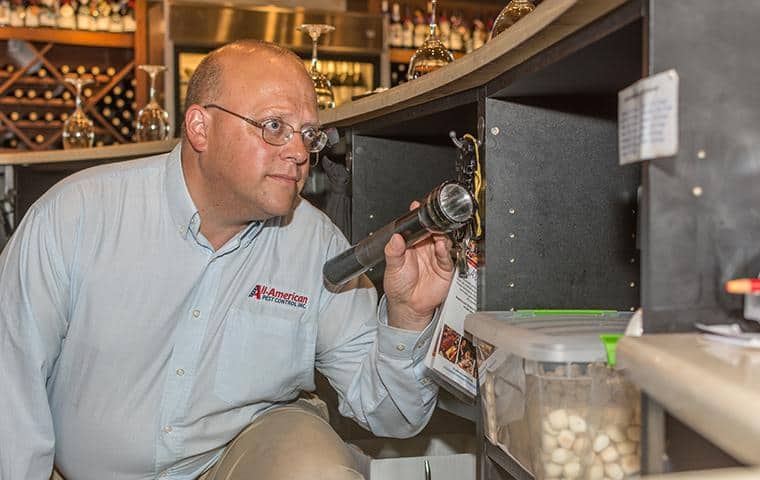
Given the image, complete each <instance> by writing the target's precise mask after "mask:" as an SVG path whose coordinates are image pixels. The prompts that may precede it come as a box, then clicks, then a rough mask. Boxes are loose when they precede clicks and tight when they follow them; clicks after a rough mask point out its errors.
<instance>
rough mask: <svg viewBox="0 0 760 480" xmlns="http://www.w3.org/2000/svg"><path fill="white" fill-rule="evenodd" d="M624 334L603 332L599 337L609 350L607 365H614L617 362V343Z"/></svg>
mask: <svg viewBox="0 0 760 480" xmlns="http://www.w3.org/2000/svg"><path fill="white" fill-rule="evenodd" d="M622 336H623V335H622V334H620V333H603V334H601V335H599V338H600V339H601V340H602V343H603V344H604V349H605V350H607V365H609V366H610V367H614V366H615V365H616V364H617V343H618V340H620V338H621V337H622Z"/></svg>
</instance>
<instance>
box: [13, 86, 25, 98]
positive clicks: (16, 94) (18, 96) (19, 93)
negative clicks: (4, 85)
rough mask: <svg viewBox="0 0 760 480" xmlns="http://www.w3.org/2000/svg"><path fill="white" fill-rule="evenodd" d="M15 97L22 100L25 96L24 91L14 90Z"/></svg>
mask: <svg viewBox="0 0 760 480" xmlns="http://www.w3.org/2000/svg"><path fill="white" fill-rule="evenodd" d="M13 96H14V97H16V98H21V97H23V96H24V91H23V90H22V89H20V88H16V89H14V90H13Z"/></svg>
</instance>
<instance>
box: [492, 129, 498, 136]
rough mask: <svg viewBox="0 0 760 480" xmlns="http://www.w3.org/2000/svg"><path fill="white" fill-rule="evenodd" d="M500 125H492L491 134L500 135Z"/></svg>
mask: <svg viewBox="0 0 760 480" xmlns="http://www.w3.org/2000/svg"><path fill="white" fill-rule="evenodd" d="M498 134H499V127H491V135H498Z"/></svg>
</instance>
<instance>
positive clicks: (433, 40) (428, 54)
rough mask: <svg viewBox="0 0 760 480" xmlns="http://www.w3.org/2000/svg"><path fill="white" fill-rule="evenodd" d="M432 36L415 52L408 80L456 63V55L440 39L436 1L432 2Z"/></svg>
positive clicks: (410, 62) (407, 75) (407, 74)
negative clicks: (436, 21)
mask: <svg viewBox="0 0 760 480" xmlns="http://www.w3.org/2000/svg"><path fill="white" fill-rule="evenodd" d="M430 3H431V5H432V7H431V11H430V34H429V35H428V37H427V38H426V39H425V42H424V43H423V44H422V46H420V48H418V49H417V51H416V52H414V55H412V59H411V60H410V61H409V71H407V73H406V78H407V80H414V79H415V78H419V77H421V76H422V75H425V74H426V73H430V72H432V71H433V70H438V69H439V68H441V67H443V66H444V65H448V64H449V63H451V62H453V61H454V55H452V53H451V52H450V51H449V49H448V48H446V46H445V45H444V44H443V42H441V40H440V38H438V25H436V23H435V7H436V3H438V2H437V1H436V0H432V2H430Z"/></svg>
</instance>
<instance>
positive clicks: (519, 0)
mask: <svg viewBox="0 0 760 480" xmlns="http://www.w3.org/2000/svg"><path fill="white" fill-rule="evenodd" d="M535 8H536V6H535V5H533V2H532V1H531V0H511V1H510V2H509V3H508V4H507V6H506V7H504V9H503V10H502V11H501V12H499V16H497V17H496V20H495V21H494V23H493V27H492V28H491V38H493V37H495V36H496V35H498V34H500V33H501V32H503V31H504V30H506V29H507V28H509V27H511V26H512V25H514V24H515V23H516V22H517V21H518V20H520V19H521V18H522V17H524V16H525V15H527V14H529V13H530V12H532V11H533V10H535ZM491 38H489V40H490V39H491Z"/></svg>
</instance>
